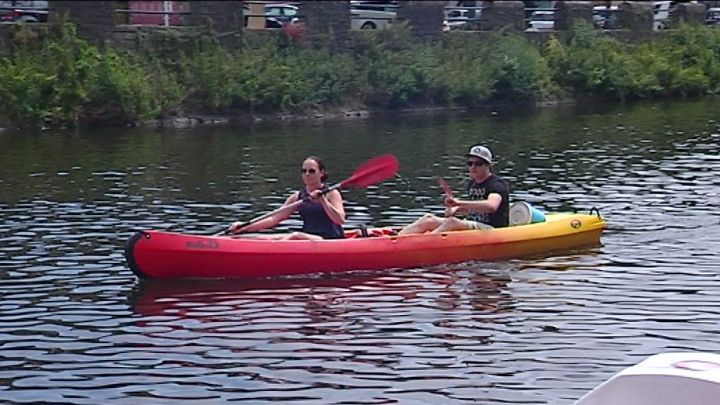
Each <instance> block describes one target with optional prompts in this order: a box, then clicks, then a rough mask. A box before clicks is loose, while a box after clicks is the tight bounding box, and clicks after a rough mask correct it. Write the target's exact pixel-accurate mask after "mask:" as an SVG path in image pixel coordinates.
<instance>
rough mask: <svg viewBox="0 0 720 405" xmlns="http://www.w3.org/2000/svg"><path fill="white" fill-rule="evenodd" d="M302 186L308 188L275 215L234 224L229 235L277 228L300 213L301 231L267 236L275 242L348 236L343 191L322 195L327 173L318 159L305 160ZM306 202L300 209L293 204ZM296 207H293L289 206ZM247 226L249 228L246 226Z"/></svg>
mask: <svg viewBox="0 0 720 405" xmlns="http://www.w3.org/2000/svg"><path fill="white" fill-rule="evenodd" d="M300 173H301V174H302V180H303V183H305V187H303V188H302V190H300V191H296V192H294V193H293V194H292V195H290V196H289V197H288V198H287V200H285V203H284V204H283V207H288V209H285V210H284V209H282V207H280V208H279V209H278V210H277V211H276V212H275V213H273V214H272V215H270V216H268V217H267V218H264V219H262V220H259V221H257V222H253V223H251V224H249V225H246V224H244V223H242V222H235V223H234V224H232V225H231V226H230V229H229V230H230V232H231V233H233V234H238V233H241V232H243V233H244V232H257V231H261V230H263V229H268V228H272V227H274V226H276V225H277V224H279V223H280V222H282V221H284V220H286V219H288V218H290V216H291V215H292V214H293V213H294V212H295V211H298V212H299V213H300V217H301V218H302V220H303V227H302V232H293V233H291V234H288V235H279V236H268V238H272V239H285V240H288V239H307V240H322V239H342V238H344V237H345V233H344V231H343V228H342V224H343V223H345V207H344V203H343V198H342V195H340V191H338V190H331V191H329V192H323V189H324V188H325V181H326V180H327V177H328V174H327V171H326V170H325V163H323V161H322V160H321V159H320V158H318V157H315V156H310V157H308V158H307V159H305V160H304V161H303V164H302V168H301V169H300ZM298 200H303V202H302V203H301V204H300V205H299V206H295V205H294V203H295V202H297V201H298ZM291 205H293V207H290V206H291ZM244 225H246V226H244Z"/></svg>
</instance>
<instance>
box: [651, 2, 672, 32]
mask: <svg viewBox="0 0 720 405" xmlns="http://www.w3.org/2000/svg"><path fill="white" fill-rule="evenodd" d="M674 5H675V2H674V1H654V2H653V30H654V31H659V30H664V29H665V28H667V22H668V18H670V9H671V8H672V7H673V6H674Z"/></svg>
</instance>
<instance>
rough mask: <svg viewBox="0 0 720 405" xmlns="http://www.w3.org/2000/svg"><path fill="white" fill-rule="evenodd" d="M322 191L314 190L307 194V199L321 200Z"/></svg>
mask: <svg viewBox="0 0 720 405" xmlns="http://www.w3.org/2000/svg"><path fill="white" fill-rule="evenodd" d="M322 196H323V191H322V190H315V191H312V192H310V193H309V194H308V197H310V199H311V200H317V199H319V198H322Z"/></svg>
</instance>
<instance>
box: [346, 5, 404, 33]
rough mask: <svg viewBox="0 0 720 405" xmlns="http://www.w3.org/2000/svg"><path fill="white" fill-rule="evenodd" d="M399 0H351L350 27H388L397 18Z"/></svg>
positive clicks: (362, 28) (365, 28)
mask: <svg viewBox="0 0 720 405" xmlns="http://www.w3.org/2000/svg"><path fill="white" fill-rule="evenodd" d="M398 7H399V6H398V4H397V1H355V0H351V1H350V28H351V29H354V30H357V29H361V30H374V29H379V28H387V27H389V26H390V25H392V23H393V21H394V20H395V19H396V18H397V9H398Z"/></svg>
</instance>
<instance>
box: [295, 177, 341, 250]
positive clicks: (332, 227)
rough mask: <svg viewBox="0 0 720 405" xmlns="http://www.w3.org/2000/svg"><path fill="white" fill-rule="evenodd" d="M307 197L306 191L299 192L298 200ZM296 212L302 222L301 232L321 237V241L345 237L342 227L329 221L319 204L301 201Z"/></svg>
mask: <svg viewBox="0 0 720 405" xmlns="http://www.w3.org/2000/svg"><path fill="white" fill-rule="evenodd" d="M307 197H308V192H307V190H306V189H302V190H300V194H299V197H298V198H300V199H302V200H305V199H306V198H307ZM298 212H299V213H300V217H301V218H302V220H303V227H302V231H303V232H305V233H309V234H312V235H318V236H321V237H322V238H323V239H343V238H344V237H345V233H344V231H343V228H342V226H341V225H338V224H336V223H335V222H333V221H332V219H330V217H329V216H328V215H327V213H326V212H325V209H324V208H323V206H322V204H320V203H319V202H315V201H303V203H302V204H300V207H299V208H298Z"/></svg>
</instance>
